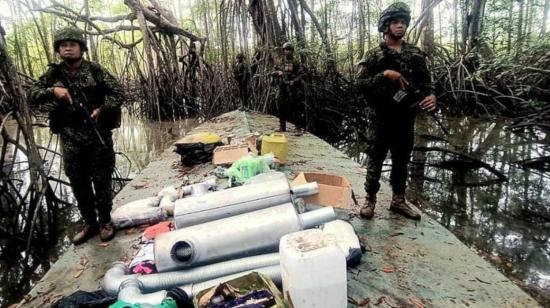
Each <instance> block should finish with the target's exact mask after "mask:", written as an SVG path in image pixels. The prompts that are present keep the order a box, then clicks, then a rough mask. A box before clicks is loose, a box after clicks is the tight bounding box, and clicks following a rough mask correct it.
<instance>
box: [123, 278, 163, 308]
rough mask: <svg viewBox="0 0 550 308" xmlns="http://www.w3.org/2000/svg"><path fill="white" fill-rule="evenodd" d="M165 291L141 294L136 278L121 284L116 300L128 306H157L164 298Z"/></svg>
mask: <svg viewBox="0 0 550 308" xmlns="http://www.w3.org/2000/svg"><path fill="white" fill-rule="evenodd" d="M166 293H168V292H166V291H164V290H163V291H158V292H154V293H149V294H143V293H142V292H141V282H139V280H137V279H136V278H130V279H127V280H125V281H123V282H122V284H121V285H120V290H119V291H118V297H117V299H118V300H119V301H123V302H126V303H128V304H149V305H159V304H160V303H161V302H162V301H163V300H164V299H165V298H166Z"/></svg>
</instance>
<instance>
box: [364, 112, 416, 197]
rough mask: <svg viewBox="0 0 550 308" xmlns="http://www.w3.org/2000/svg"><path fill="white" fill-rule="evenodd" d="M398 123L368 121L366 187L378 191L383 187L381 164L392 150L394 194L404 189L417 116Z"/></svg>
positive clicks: (403, 191) (391, 179) (369, 191)
mask: <svg viewBox="0 0 550 308" xmlns="http://www.w3.org/2000/svg"><path fill="white" fill-rule="evenodd" d="M392 122H393V123H394V124H395V125H388V124H387V122H386V123H384V124H375V123H373V122H371V123H369V127H368V129H367V150H366V152H367V176H366V180H365V191H366V192H367V193H368V194H370V195H375V194H376V193H377V192H378V190H379V189H380V176H381V173H382V165H383V163H384V160H385V159H386V156H387V154H388V151H389V152H390V153H391V163H392V168H391V173H390V184H391V187H392V191H393V193H394V194H397V195H401V194H404V193H405V189H406V183H407V175H408V172H407V168H408V164H409V160H410V157H411V152H412V148H413V145H414V118H413V119H412V120H411V119H405V120H404V121H401V122H395V121H392Z"/></svg>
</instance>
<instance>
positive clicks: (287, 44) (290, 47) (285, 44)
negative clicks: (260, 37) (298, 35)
mask: <svg viewBox="0 0 550 308" xmlns="http://www.w3.org/2000/svg"><path fill="white" fill-rule="evenodd" d="M285 49H290V50H294V45H292V43H291V42H286V43H284V44H283V50H285Z"/></svg>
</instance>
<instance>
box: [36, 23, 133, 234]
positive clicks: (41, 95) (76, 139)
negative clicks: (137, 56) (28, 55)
mask: <svg viewBox="0 0 550 308" xmlns="http://www.w3.org/2000/svg"><path fill="white" fill-rule="evenodd" d="M53 47H54V50H55V51H56V52H57V53H58V54H59V56H60V58H61V60H62V62H61V63H59V64H51V65H50V66H49V68H48V70H47V71H46V73H44V75H42V76H41V77H40V78H39V79H38V81H37V82H35V83H34V84H33V85H32V86H31V87H30V89H29V92H28V98H29V102H30V103H31V104H32V105H38V106H39V107H40V109H41V110H42V111H45V112H48V113H49V116H50V130H51V131H52V133H56V134H59V138H60V139H61V144H62V151H63V165H64V170H65V173H66V175H67V177H68V178H69V180H70V183H71V187H72V190H73V194H74V196H75V198H76V201H77V203H78V209H79V210H80V214H81V216H82V218H83V220H84V226H83V228H82V230H81V231H80V232H78V233H77V234H76V235H75V237H74V238H73V243H74V244H75V245H78V244H81V243H84V242H85V241H86V240H88V239H89V238H91V237H92V236H94V235H96V234H97V233H99V235H100V238H101V240H102V241H108V240H110V239H112V238H113V236H114V229H113V225H112V224H111V215H110V213H111V207H112V205H113V201H112V199H113V198H112V197H113V196H112V192H111V186H112V185H111V175H112V173H113V171H114V167H115V153H114V150H113V140H112V132H111V130H112V129H113V128H116V127H118V126H120V106H121V104H122V102H123V101H124V92H123V90H122V87H121V86H120V84H119V83H118V81H117V80H116V79H115V78H114V77H113V76H112V75H111V74H109V72H107V70H105V69H104V68H103V67H102V66H100V65H99V64H97V63H92V62H89V61H87V60H85V59H83V55H84V52H86V51H87V50H88V47H87V45H86V40H85V39H84V34H83V32H82V31H81V30H80V29H78V28H75V27H68V28H63V29H60V30H59V31H57V32H56V34H55V39H54V43H53ZM67 82H69V83H70V84H71V85H72V86H73V89H74V88H80V89H81V90H82V92H83V96H84V97H85V100H84V102H82V104H83V107H84V108H86V109H87V111H88V113H89V114H90V115H91V117H92V119H93V120H94V121H96V127H97V130H98V133H99V134H100V136H101V139H102V140H103V143H101V141H100V138H99V137H98V135H97V133H96V132H94V131H93V130H92V129H91V128H90V126H89V125H86V123H85V122H84V118H83V117H82V112H79V111H78V109H76V108H75V107H74V106H73V105H72V103H71V102H72V101H73V98H72V97H71V93H70V91H69V90H68V87H69V86H70V85H67V84H66V83H67Z"/></svg>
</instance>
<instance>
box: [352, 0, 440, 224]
mask: <svg viewBox="0 0 550 308" xmlns="http://www.w3.org/2000/svg"><path fill="white" fill-rule="evenodd" d="M410 19H411V17H410V9H409V7H408V6H407V5H406V4H404V3H402V2H397V3H394V4H392V5H390V6H389V7H388V8H387V9H386V10H384V11H383V12H382V15H381V17H380V20H379V23H378V30H379V31H380V32H382V33H383V34H384V42H382V43H381V44H380V46H379V47H377V48H374V49H372V50H370V51H369V52H368V53H367V55H366V57H365V58H364V59H363V60H361V61H360V63H359V65H358V66H359V67H358V72H357V76H356V77H357V79H356V80H357V85H358V87H359V89H360V90H361V92H363V93H364V95H365V97H366V99H367V108H368V109H367V111H368V120H369V121H368V122H369V124H368V128H367V145H368V147H367V156H368V157H367V177H366V182H365V190H366V193H367V195H366V200H365V204H364V206H363V207H362V208H361V210H360V214H361V216H362V217H364V218H366V219H371V218H372V217H373V215H374V208H375V205H376V193H377V192H378V190H379V189H380V183H379V181H380V174H381V171H382V164H383V162H384V160H385V158H386V155H387V153H388V151H390V152H391V159H392V170H391V174H390V184H391V186H392V191H393V197H392V201H391V205H390V210H391V211H393V212H396V213H399V214H402V215H403V216H405V217H408V218H411V219H417V220H418V219H420V214H418V213H416V212H415V211H414V210H413V209H412V208H411V207H410V205H409V204H408V202H407V201H406V199H405V188H406V180H407V166H408V163H409V160H410V155H411V152H412V147H413V143H414V122H415V117H416V113H417V110H416V109H414V108H409V106H403V105H401V104H398V103H397V102H396V100H395V99H394V94H395V93H396V92H397V91H399V90H400V89H401V90H405V91H411V88H412V86H414V88H415V89H417V90H418V91H417V93H421V94H422V95H421V96H420V98H419V101H420V103H419V104H418V106H419V107H420V109H422V110H427V111H432V110H433V109H434V108H435V105H436V98H435V95H433V87H432V84H431V79H430V74H429V72H428V69H427V67H426V60H425V58H424V54H423V53H422V51H420V49H418V48H417V47H416V46H414V45H411V44H408V43H406V42H404V40H403V37H404V35H405V32H406V30H407V26H408V25H409V22H410Z"/></svg>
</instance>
